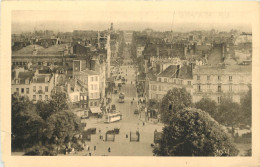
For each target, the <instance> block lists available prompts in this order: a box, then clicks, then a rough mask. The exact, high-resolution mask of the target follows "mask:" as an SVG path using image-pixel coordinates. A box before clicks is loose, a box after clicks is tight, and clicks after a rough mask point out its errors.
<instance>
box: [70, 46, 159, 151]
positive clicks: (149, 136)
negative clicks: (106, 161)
mask: <svg viewBox="0 0 260 167" xmlns="http://www.w3.org/2000/svg"><path fill="white" fill-rule="evenodd" d="M130 61H131V59H130V54H129V53H128V52H127V50H126V49H125V50H124V64H123V65H122V66H120V71H122V72H123V73H122V74H120V75H121V76H122V77H124V78H125V79H126V80H127V82H126V84H125V85H122V87H121V91H119V92H122V93H124V94H125V100H124V103H119V102H118V100H119V95H118V94H119V93H117V94H112V102H111V105H112V104H115V105H116V110H117V111H120V112H121V113H122V120H120V121H118V122H113V123H109V124H105V123H104V119H103V118H102V119H98V118H90V119H89V120H88V123H87V128H96V129H97V134H95V135H91V141H90V142H87V143H86V144H87V146H89V147H90V150H89V151H87V150H84V151H81V152H78V153H76V154H70V155H89V153H91V155H92V156H93V155H98V156H102V155H105V156H151V155H153V153H152V149H153V148H152V147H151V144H152V143H153V140H154V131H155V130H159V131H161V129H162V127H163V126H162V125H161V124H160V123H158V122H157V121H155V122H153V121H151V120H150V122H146V121H145V114H144V112H142V113H140V114H134V111H135V109H137V100H138V97H137V92H136V87H135V79H136V74H135V69H134V68H132V67H131V66H130V65H128V62H130ZM125 62H127V63H125ZM131 82H132V84H131ZM133 99H134V100H133ZM132 100H133V103H132V104H131V101H132ZM114 128H119V129H120V132H119V134H116V135H115V141H114V142H113V141H104V140H103V139H104V138H105V133H106V132H107V131H108V130H113V129H114ZM136 131H139V133H140V141H139V142H136V141H132V142H130V132H134V133H135V132H136ZM100 135H103V137H104V138H103V139H100ZM127 135H128V137H127ZM94 146H96V150H93V149H94ZM109 147H110V152H108V148H109Z"/></svg>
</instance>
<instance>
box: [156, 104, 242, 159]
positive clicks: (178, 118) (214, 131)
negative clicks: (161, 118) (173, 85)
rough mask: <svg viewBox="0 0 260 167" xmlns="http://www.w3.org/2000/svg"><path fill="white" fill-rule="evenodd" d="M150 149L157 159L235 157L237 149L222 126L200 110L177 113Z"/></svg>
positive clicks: (189, 109)
mask: <svg viewBox="0 0 260 167" xmlns="http://www.w3.org/2000/svg"><path fill="white" fill-rule="evenodd" d="M172 119H173V123H172V124H169V125H166V126H165V127H164V128H163V134H162V139H161V140H160V141H159V145H158V146H157V147H155V149H154V150H153V152H154V154H155V155H157V156H235V155H237V154H238V150H237V149H236V148H235V146H234V145H233V143H232V141H231V138H230V136H229V135H228V134H227V133H226V132H225V131H224V130H223V129H222V127H221V126H220V125H219V124H218V123H217V122H216V121H215V120H214V119H213V118H211V117H210V115H209V114H208V113H206V112H204V111H202V110H199V109H195V108H185V109H182V110H176V112H175V113H174V117H172Z"/></svg>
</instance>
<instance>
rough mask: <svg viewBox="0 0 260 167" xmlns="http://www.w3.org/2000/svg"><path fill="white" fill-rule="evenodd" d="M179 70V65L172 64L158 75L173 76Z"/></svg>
mask: <svg viewBox="0 0 260 167" xmlns="http://www.w3.org/2000/svg"><path fill="white" fill-rule="evenodd" d="M176 71H177V65H170V66H169V67H167V68H166V69H165V70H164V71H162V72H161V73H159V74H158V77H172V76H173V75H174V74H175V73H176Z"/></svg>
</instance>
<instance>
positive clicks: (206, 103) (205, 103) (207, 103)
mask: <svg viewBox="0 0 260 167" xmlns="http://www.w3.org/2000/svg"><path fill="white" fill-rule="evenodd" d="M195 108H197V109H201V110H202V111H205V112H207V113H209V115H210V116H211V117H213V118H214V117H215V115H216V112H217V103H216V102H215V101H214V100H211V99H209V98H202V99H201V100H200V101H198V102H197V103H195Z"/></svg>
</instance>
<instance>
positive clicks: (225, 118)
mask: <svg viewBox="0 0 260 167" xmlns="http://www.w3.org/2000/svg"><path fill="white" fill-rule="evenodd" d="M239 111H240V106H239V104H238V103H236V102H233V101H232V99H230V98H228V97H225V98H222V99H221V103H220V105H219V106H218V111H217V114H216V116H215V117H214V119H215V120H216V121H218V122H219V123H220V124H222V125H225V126H234V125H236V124H237V123H238V122H237V121H238V119H239V114H240V112H239Z"/></svg>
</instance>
